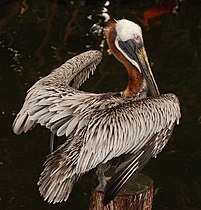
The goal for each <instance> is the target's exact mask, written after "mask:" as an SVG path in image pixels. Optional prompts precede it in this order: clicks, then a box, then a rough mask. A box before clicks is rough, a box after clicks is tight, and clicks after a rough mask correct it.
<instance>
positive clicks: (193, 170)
mask: <svg viewBox="0 0 201 210" xmlns="http://www.w3.org/2000/svg"><path fill="white" fill-rule="evenodd" d="M105 2H106V1H93V0H88V1H68V0H66V1H62V0H60V1H59V0H58V1H48V0H44V1H39V0H34V1H33V0H32V1H31V0H30V1H29V0H23V1H22V0H16V1H9V0H1V1H0V210H19V209H26V210H35V209H41V210H42V209H48V210H53V209H55V210H56V209H72V210H84V209H87V207H88V202H89V197H90V192H91V175H92V173H89V174H87V175H86V176H84V177H83V178H82V179H81V180H80V181H79V182H78V183H77V184H76V186H75V187H74V189H73V192H72V194H71V196H70V198H69V200H68V201H67V202H64V203H62V204H56V205H50V204H47V203H46V202H44V201H43V199H42V197H40V195H39V192H38V186H37V184H36V183H37V181H38V178H39V176H40V173H41V171H42V169H43V166H42V165H43V162H44V161H45V158H46V155H48V153H49V132H48V130H47V129H45V128H41V127H40V126H38V127H37V128H35V129H34V130H33V131H31V132H28V133H27V134H22V135H20V136H16V135H14V134H13V132H12V122H13V120H14V118H15V115H16V114H17V113H18V111H19V110H20V108H21V106H22V104H23V101H24V97H25V95H26V91H27V90H28V89H29V87H31V86H32V85H33V84H34V82H35V81H37V80H38V79H39V78H40V77H42V76H44V75H47V74H48V73H49V72H50V71H51V70H52V69H53V68H55V67H58V66H59V65H60V64H62V63H63V62H64V61H66V60H67V59H68V58H70V57H72V56H74V55H76V54H78V53H80V52H83V51H86V50H88V49H101V50H103V53H104V58H103V61H102V63H101V64H100V65H99V68H98V70H97V72H96V74H95V75H94V76H93V77H91V78H90V80H88V81H87V82H86V84H84V85H83V87H82V89H84V90H87V91H93V92H105V91H116V90H121V89H123V88H124V87H125V85H126V82H127V75H126V73H125V71H124V70H123V66H122V65H121V64H119V63H118V62H117V61H116V60H115V59H114V58H113V57H112V56H109V55H108V53H107V51H106V50H107V46H106V45H105V44H104V43H103V44H104V47H100V44H101V43H102V40H103V36H102V32H101V29H102V26H103V25H104V20H105V18H104V15H105V14H103V8H105V10H104V11H105V13H106V14H108V15H109V16H110V17H112V18H115V19H119V18H123V17H124V18H127V19H130V20H132V21H135V22H137V23H138V24H140V25H141V26H142V27H143V32H144V41H145V45H146V49H147V53H148V56H149V60H150V62H151V64H152V68H153V71H154V75H155V77H156V80H157V83H158V85H159V88H160V91H161V92H162V93H166V92H173V93H175V94H176V95H177V96H178V97H179V99H180V102H181V109H182V119H181V121H180V125H179V126H177V127H176V129H175V131H174V133H173V136H172V138H171V140H170V142H169V143H168V145H167V146H166V147H165V149H164V150H163V152H162V153H161V154H160V155H158V157H157V158H156V159H153V160H151V161H150V163H149V164H148V165H147V166H146V167H145V169H144V170H143V173H144V174H147V175H148V176H150V177H151V178H152V179H153V180H154V185H155V195H154V205H153V209H156V210H198V209H199V210H201V169H200V166H201V129H200V124H201V65H200V62H201V36H200V34H201V2H200V1H196V0H192V1H190V0H189V1H183V3H182V5H180V8H179V10H177V13H176V14H175V13H173V12H172V10H174V6H175V1H171V0H169V1H168V0H167V1H154V0H153V1H146V0H142V1H123V0H122V1H118V0H114V1H110V5H108V6H104V4H105ZM153 7H154V8H155V9H156V10H155V12H154V13H153V10H152V8H153ZM106 9H107V10H108V11H106ZM164 10H165V11H166V12H165V13H164V14H161V13H162V11H164ZM147 11H148V12H147ZM151 11H152V13H153V14H152V13H151ZM146 19H148V25H145V20H146ZM143 20H144V22H143ZM143 23H144V25H143ZM94 24H95V25H94Z"/></svg>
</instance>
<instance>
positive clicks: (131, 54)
mask: <svg viewBox="0 0 201 210" xmlns="http://www.w3.org/2000/svg"><path fill="white" fill-rule="evenodd" d="M118 44H119V47H120V48H121V51H123V54H124V55H125V56H126V58H127V59H128V60H129V61H130V62H131V63H132V64H133V65H135V66H136V67H137V68H138V69H139V71H140V72H141V73H142V74H143V76H144V78H145V80H146V82H147V85H148V87H149V90H150V93H151V95H152V96H158V95H160V93H159V90H158V86H157V84H156V81H155V79H154V76H153V73H152V71H151V67H150V64H149V61H148V57H147V53H146V51H145V48H144V45H143V44H142V42H140V43H135V41H134V40H131V39H130V40H127V41H125V42H122V41H119V42H118Z"/></svg>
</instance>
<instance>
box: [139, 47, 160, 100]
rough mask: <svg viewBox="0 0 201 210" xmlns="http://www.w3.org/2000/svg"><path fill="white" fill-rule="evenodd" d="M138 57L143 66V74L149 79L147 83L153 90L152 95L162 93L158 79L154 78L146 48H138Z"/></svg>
mask: <svg viewBox="0 0 201 210" xmlns="http://www.w3.org/2000/svg"><path fill="white" fill-rule="evenodd" d="M136 55H137V58H138V60H139V62H138V64H139V66H140V67H141V71H142V74H143V76H144V78H145V80H146V81H147V85H148V87H149V90H150V92H151V95H152V96H158V95H160V92H159V90H158V86H157V84H156V81H155V79H154V75H153V73H152V71H151V67H150V64H149V61H148V57H147V53H146V51H145V48H144V47H142V48H141V49H138V50H137V52H136Z"/></svg>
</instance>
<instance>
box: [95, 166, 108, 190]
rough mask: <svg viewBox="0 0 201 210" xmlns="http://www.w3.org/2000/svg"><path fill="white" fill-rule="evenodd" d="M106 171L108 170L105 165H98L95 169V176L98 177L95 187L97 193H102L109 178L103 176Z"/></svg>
mask: <svg viewBox="0 0 201 210" xmlns="http://www.w3.org/2000/svg"><path fill="white" fill-rule="evenodd" d="M107 169H108V165H107V164H100V165H98V166H97V168H96V175H97V177H98V182H99V184H98V186H97V187H96V190H97V191H102V192H104V190H105V186H106V184H107V181H108V180H109V179H110V178H111V177H106V176H105V172H106V171H107Z"/></svg>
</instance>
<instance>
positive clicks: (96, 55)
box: [13, 19, 180, 204]
mask: <svg viewBox="0 0 201 210" xmlns="http://www.w3.org/2000/svg"><path fill="white" fill-rule="evenodd" d="M104 33H105V38H106V40H107V43H108V46H109V48H110V50H111V52H112V54H113V55H114V56H115V57H116V58H117V60H119V61H120V62H121V63H122V64H123V65H124V66H125V69H126V70H127V72H128V85H127V87H126V89H125V90H123V91H122V92H121V93H101V94H96V93H89V92H84V91H80V90H79V89H78V88H79V87H80V85H81V84H82V83H83V82H84V81H85V80H86V79H87V78H88V77H89V75H90V74H91V73H93V72H94V71H95V69H96V66H97V65H98V64H99V62H100V61H101V58H102V54H101V52H99V51H96V50H92V51H87V52H84V53H81V54H80V55H77V56H75V57H73V58H72V59H70V60H68V61H67V62H66V63H64V64H63V65H61V66H60V67H59V68H57V69H55V70H53V71H52V72H51V73H50V74H49V75H48V76H46V77H44V78H42V79H40V80H39V81H38V82H36V83H35V84H34V85H33V86H32V87H31V88H30V89H29V90H28V92H27V96H26V98H25V102H24V105H23V107H22V109H21V110H20V112H19V113H18V115H17V116H16V119H15V120H14V123H13V131H14V132H15V133H16V134H20V133H22V132H27V131H28V130H30V129H32V128H34V127H35V125H36V124H40V125H42V126H45V127H46V128H48V129H49V130H50V131H51V132H52V134H53V135H55V136H66V141H65V143H64V144H62V145H61V146H59V147H58V148H57V149H56V150H55V151H53V152H52V153H51V154H50V155H49V156H48V157H47V161H46V162H45V168H44V171H43V172H42V173H41V177H40V179H39V182H38V185H39V190H40V193H41V195H42V196H43V197H44V199H45V200H47V201H48V202H50V203H57V202H62V201H66V200H67V199H68V197H69V194H70V193H71V191H72V188H73V186H74V183H75V182H76V181H77V180H78V179H79V177H80V176H81V175H83V174H84V173H86V172H88V171H90V170H91V169H94V168H96V167H97V168H99V167H100V166H101V165H102V164H105V163H107V162H108V161H110V160H112V159H113V158H117V157H120V156H125V157H126V158H124V160H125V159H126V162H124V163H122V164H120V165H119V167H118V168H117V170H116V173H115V174H114V176H113V177H112V178H111V179H110V181H109V182H108V183H107V184H106V183H105V181H104V180H103V181H101V179H99V180H100V182H101V183H100V185H101V186H102V187H105V200H104V204H107V203H108V202H110V200H112V199H113V198H114V197H115V195H116V194H117V193H118V191H119V190H120V189H121V187H122V186H123V184H124V183H125V182H126V181H127V180H128V179H129V177H130V176H132V174H134V173H137V172H138V171H140V170H141V169H142V168H143V167H144V166H145V165H146V164H147V163H148V161H149V160H150V158H151V157H155V156H156V155H157V154H158V153H159V152H160V151H161V150H162V149H163V147H164V146H165V144H166V143H167V141H168V140H169V138H170V136H171V133H172V130H173V128H174V125H175V123H178V121H179V118H180V105H179V101H178V99H177V97H176V96H175V95H174V94H171V93H168V94H161V95H160V94H159V90H158V87H157V85H156V82H155V80H154V77H153V74H152V72H151V68H150V65H149V62H148V58H147V55H146V51H145V48H144V42H143V38H142V31H141V28H140V27H139V26H138V25H137V24H135V23H133V22H131V21H128V20H125V19H122V20H119V21H110V22H109V23H108V25H107V26H106V27H105V29H104ZM147 88H149V91H150V93H151V96H150V97H147ZM105 184H106V186H105Z"/></svg>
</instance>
